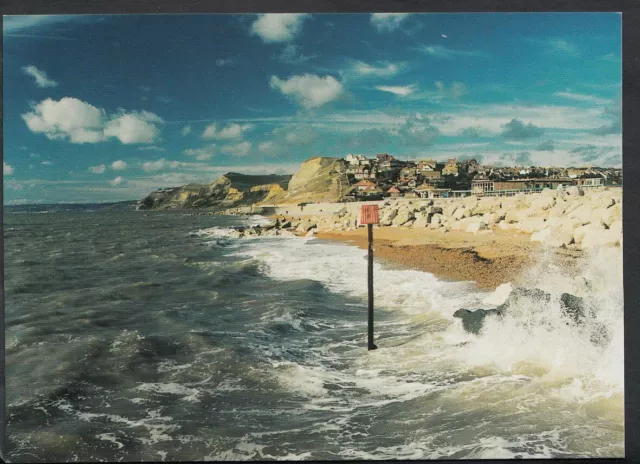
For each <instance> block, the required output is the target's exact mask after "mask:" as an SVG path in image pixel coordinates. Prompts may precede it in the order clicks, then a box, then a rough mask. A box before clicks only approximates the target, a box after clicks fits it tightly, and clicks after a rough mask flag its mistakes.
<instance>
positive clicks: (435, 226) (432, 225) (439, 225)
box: [427, 222, 442, 230]
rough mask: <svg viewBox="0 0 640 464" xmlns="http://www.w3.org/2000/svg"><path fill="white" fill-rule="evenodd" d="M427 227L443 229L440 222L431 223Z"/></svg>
mask: <svg viewBox="0 0 640 464" xmlns="http://www.w3.org/2000/svg"><path fill="white" fill-rule="evenodd" d="M427 228H428V229H431V230H436V229H441V228H442V224H440V223H439V222H432V223H431V224H429V225H428V226H427Z"/></svg>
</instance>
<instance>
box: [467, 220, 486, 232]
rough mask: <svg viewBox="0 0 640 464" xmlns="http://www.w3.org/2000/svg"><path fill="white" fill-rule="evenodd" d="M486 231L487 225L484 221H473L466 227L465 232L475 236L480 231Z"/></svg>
mask: <svg viewBox="0 0 640 464" xmlns="http://www.w3.org/2000/svg"><path fill="white" fill-rule="evenodd" d="M483 230H487V224H486V223H485V222H484V221H474V222H471V223H470V224H469V225H468V226H467V232H471V233H473V234H477V233H478V232H480V231H483Z"/></svg>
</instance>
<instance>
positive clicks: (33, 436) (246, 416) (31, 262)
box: [4, 205, 624, 462]
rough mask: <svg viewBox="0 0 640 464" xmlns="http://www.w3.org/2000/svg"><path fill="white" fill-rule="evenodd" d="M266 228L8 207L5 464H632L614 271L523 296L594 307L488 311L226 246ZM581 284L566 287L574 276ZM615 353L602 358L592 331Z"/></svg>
mask: <svg viewBox="0 0 640 464" xmlns="http://www.w3.org/2000/svg"><path fill="white" fill-rule="evenodd" d="M264 221H265V218H262V217H260V216H244V217H240V216H213V215H192V214H189V213H186V212H180V211H135V210H134V208H133V207H132V206H131V205H112V206H110V207H104V206H101V205H58V206H51V205H49V206H42V205H41V206H22V207H5V210H4V265H5V275H4V279H5V280H4V285H5V287H4V288H5V295H4V303H5V313H4V314H5V337H6V345H5V349H6V379H5V383H6V408H7V411H6V412H7V419H6V427H7V440H8V441H7V448H6V450H5V457H6V459H7V460H8V461H10V462H70V461H71V462H73V461H81V462H96V461H110V462H119V461H156V462H157V461H177V460H180V461H185V460H187V461H202V460H206V461H210V460H336V459H359V460H368V459H374V460H376V459H445V458H446V459H472V458H474V459H484V458H494V459H500V458H524V459H526V458H566V457H595V456H599V457H622V456H624V391H623V383H624V382H623V379H624V348H623V291H622V289H623V287H622V252H621V250H620V249H604V250H599V251H597V252H594V253H593V254H590V255H587V256H585V257H584V258H583V262H581V264H580V265H579V266H577V267H575V268H572V269H573V270H571V271H570V270H567V269H565V268H563V267H562V266H561V265H560V264H558V263H555V262H554V261H553V256H552V255H551V254H546V253H542V252H541V254H540V256H539V257H538V263H539V264H537V265H536V266H534V267H532V268H531V269H530V270H528V271H527V272H526V281H527V282H529V284H530V286H531V287H532V288H539V289H542V290H545V291H547V292H551V293H552V294H554V295H557V294H559V293H560V292H564V291H567V292H570V293H572V294H574V295H578V296H582V297H584V298H585V301H588V303H589V305H590V306H591V307H592V308H594V314H593V315H592V316H590V320H589V321H587V323H585V324H583V325H575V324H570V323H568V322H567V319H566V318H564V317H563V316H562V314H561V311H560V308H559V304H558V303H557V301H556V300H554V299H552V300H551V301H550V302H549V303H545V302H540V303H539V304H529V305H525V306H526V307H516V308H511V309H510V310H509V312H508V313H507V314H506V315H505V317H504V318H502V319H498V318H489V319H487V321H486V324H485V326H484V328H483V331H482V332H481V333H480V334H478V335H474V334H470V333H467V332H465V331H464V330H463V328H462V324H461V321H460V320H459V319H457V318H454V317H453V313H454V312H455V311H456V310H457V309H459V308H470V309H473V308H490V307H495V306H496V304H499V302H500V301H504V298H505V291H506V290H505V288H506V287H505V286H501V287H499V288H498V289H496V290H495V291H493V292H489V291H486V290H480V289H478V288H477V286H476V285H475V284H474V282H473V272H471V271H470V274H469V279H468V281H464V282H455V281H446V280H442V279H439V278H437V277H435V276H434V275H432V274H429V273H425V272H419V271H414V270H403V269H398V268H393V267H390V266H387V265H385V264H383V263H379V262H376V263H375V266H374V275H375V284H374V290H375V336H376V340H375V342H376V344H377V345H378V349H377V350H375V351H367V338H366V337H367V286H366V283H367V274H366V272H367V261H366V251H365V250H361V249H359V248H357V247H355V246H352V245H350V244H348V243H337V242H333V241H332V242H329V241H323V240H320V239H317V238H312V237H310V238H281V237H258V238H251V239H234V238H231V237H230V236H229V232H230V230H231V229H230V228H231V227H236V226H250V225H256V224H261V223H264ZM572 272H573V273H572ZM591 323H594V324H595V323H597V324H600V325H603V326H605V327H606V329H607V331H608V333H609V337H608V338H607V339H606V340H605V341H604V342H602V341H601V342H599V343H594V341H593V340H592V339H591V338H590V335H589V330H588V328H589V325H590V324H591Z"/></svg>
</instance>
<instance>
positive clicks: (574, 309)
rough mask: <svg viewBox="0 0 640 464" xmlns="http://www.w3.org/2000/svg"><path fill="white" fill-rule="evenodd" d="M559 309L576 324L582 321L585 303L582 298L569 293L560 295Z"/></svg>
mask: <svg viewBox="0 0 640 464" xmlns="http://www.w3.org/2000/svg"><path fill="white" fill-rule="evenodd" d="M560 310H561V311H562V313H563V314H564V315H565V316H567V317H568V318H569V319H571V320H572V321H573V322H575V323H576V324H581V323H583V322H584V318H585V303H584V299H583V298H580V297H579V296H574V295H571V294H569V293H563V294H562V295H560Z"/></svg>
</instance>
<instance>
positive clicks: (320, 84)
mask: <svg viewBox="0 0 640 464" xmlns="http://www.w3.org/2000/svg"><path fill="white" fill-rule="evenodd" d="M269 85H270V86H271V88H272V89H277V90H279V91H280V92H282V94H283V95H285V96H287V97H291V98H293V99H294V100H295V101H296V102H297V103H298V104H299V105H301V106H303V107H305V108H316V107H319V106H322V105H325V104H326V103H329V102H330V101H333V100H335V99H336V98H338V97H339V96H340V95H341V94H342V93H343V91H344V89H343V86H342V84H341V83H340V82H338V81H337V80H336V79H335V78H334V77H333V76H325V77H320V76H317V75H315V74H303V75H301V76H291V77H290V78H289V79H287V80H283V79H280V78H279V77H277V76H271V79H270V80H269Z"/></svg>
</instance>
